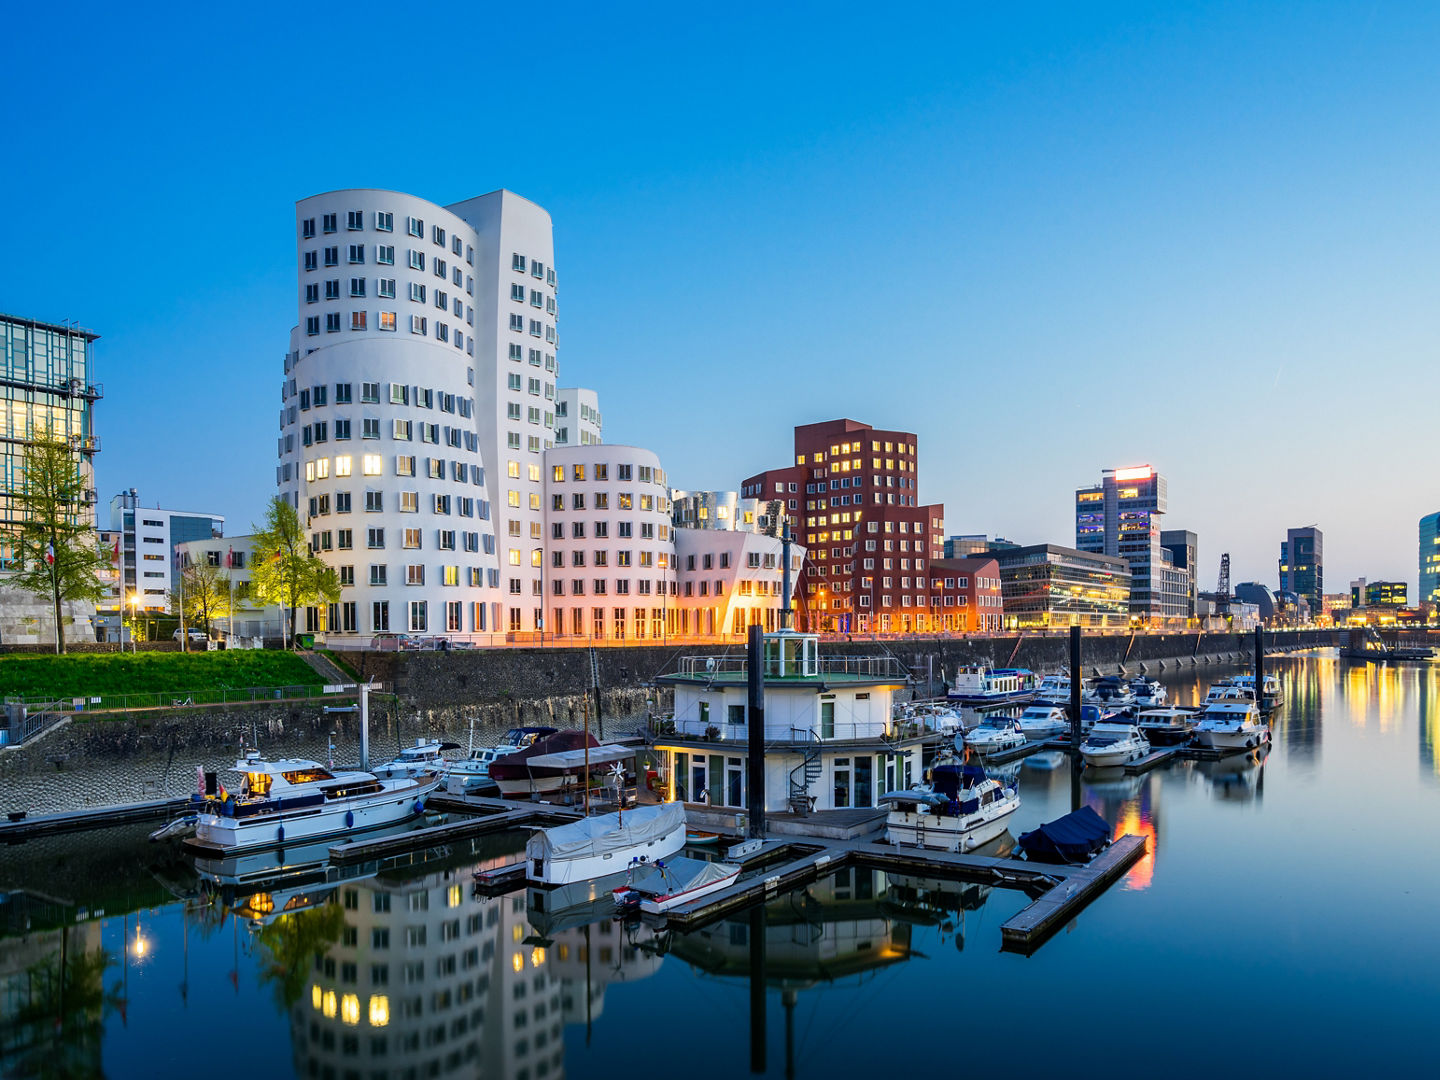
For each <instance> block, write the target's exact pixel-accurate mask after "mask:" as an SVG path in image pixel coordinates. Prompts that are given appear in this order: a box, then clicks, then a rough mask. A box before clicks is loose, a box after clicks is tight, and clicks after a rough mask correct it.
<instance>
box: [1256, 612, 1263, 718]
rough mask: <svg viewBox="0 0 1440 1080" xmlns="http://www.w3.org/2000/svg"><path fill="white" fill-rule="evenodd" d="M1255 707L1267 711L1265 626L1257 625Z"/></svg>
mask: <svg viewBox="0 0 1440 1080" xmlns="http://www.w3.org/2000/svg"><path fill="white" fill-rule="evenodd" d="M1255 707H1256V708H1257V709H1259V710H1260V711H1261V712H1264V711H1265V628H1264V627H1263V626H1257V627H1255Z"/></svg>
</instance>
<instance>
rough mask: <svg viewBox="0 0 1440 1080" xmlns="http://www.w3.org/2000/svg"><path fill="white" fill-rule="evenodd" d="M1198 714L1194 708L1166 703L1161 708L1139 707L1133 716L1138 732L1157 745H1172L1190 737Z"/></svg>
mask: <svg viewBox="0 0 1440 1080" xmlns="http://www.w3.org/2000/svg"><path fill="white" fill-rule="evenodd" d="M1198 716H1199V713H1197V712H1196V711H1195V710H1194V709H1184V708H1181V707H1180V706H1178V705H1167V706H1166V707H1164V708H1162V709H1141V710H1140V712H1139V713H1137V714H1136V716H1135V726H1136V727H1137V728H1139V729H1140V734H1142V735H1144V736H1145V738H1147V739H1149V740H1150V742H1151V743H1154V744H1156V745H1159V746H1173V745H1175V744H1176V743H1183V742H1184V741H1185V740H1186V739H1188V738H1190V732H1191V731H1192V730H1193V729H1194V727H1195V721H1196V718H1197V717H1198Z"/></svg>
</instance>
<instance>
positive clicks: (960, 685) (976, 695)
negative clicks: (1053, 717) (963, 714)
mask: <svg viewBox="0 0 1440 1080" xmlns="http://www.w3.org/2000/svg"><path fill="white" fill-rule="evenodd" d="M1037 689H1038V685H1037V681H1036V679H1035V673H1034V672H1033V671H1026V670H1025V669H1024V668H990V667H986V666H985V665H983V664H980V665H970V666H966V667H962V668H960V669H959V670H958V671H956V672H955V681H954V682H953V683H951V685H950V693H949V698H950V700H951V701H958V702H959V703H960V704H961V705H968V706H970V707H971V708H985V707H987V706H990V705H1017V704H1020V703H1021V702H1025V701H1029V700H1030V699H1031V698H1033V697H1034V696H1035V693H1036V691H1037Z"/></svg>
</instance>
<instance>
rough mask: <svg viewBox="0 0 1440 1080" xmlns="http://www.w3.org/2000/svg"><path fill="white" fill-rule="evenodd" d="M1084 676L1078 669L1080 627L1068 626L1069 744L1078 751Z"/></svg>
mask: <svg viewBox="0 0 1440 1080" xmlns="http://www.w3.org/2000/svg"><path fill="white" fill-rule="evenodd" d="M1084 684H1085V677H1084V673H1083V672H1082V671H1081V670H1080V627H1078V626H1072V627H1070V746H1071V748H1072V749H1074V750H1075V752H1076V753H1079V752H1080V691H1081V689H1082V688H1083V687H1084Z"/></svg>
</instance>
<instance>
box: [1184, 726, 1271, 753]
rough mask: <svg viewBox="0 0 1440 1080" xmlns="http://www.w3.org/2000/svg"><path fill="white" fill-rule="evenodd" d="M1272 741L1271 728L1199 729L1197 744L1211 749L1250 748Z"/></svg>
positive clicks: (1196, 736) (1196, 733) (1196, 735)
mask: <svg viewBox="0 0 1440 1080" xmlns="http://www.w3.org/2000/svg"><path fill="white" fill-rule="evenodd" d="M1269 741H1270V729H1269V728H1251V729H1249V730H1240V731H1208V730H1207V731H1197V732H1195V745H1197V746H1204V747H1208V748H1209V749H1211V750H1248V749H1253V748H1255V747H1257V746H1261V745H1263V744H1265V743H1267V742H1269Z"/></svg>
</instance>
